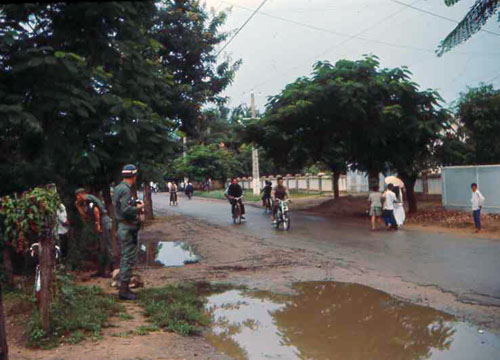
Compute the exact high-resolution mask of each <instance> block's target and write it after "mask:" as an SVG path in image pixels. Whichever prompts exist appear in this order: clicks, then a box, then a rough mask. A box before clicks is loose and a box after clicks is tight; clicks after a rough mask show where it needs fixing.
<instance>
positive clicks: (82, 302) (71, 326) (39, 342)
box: [28, 274, 125, 348]
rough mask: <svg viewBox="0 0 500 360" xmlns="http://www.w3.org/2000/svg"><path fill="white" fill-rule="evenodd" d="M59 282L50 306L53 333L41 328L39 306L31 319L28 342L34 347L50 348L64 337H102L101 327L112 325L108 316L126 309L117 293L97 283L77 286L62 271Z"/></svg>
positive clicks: (75, 339) (78, 340)
mask: <svg viewBox="0 0 500 360" xmlns="http://www.w3.org/2000/svg"><path fill="white" fill-rule="evenodd" d="M56 284H57V289H58V292H57V294H56V295H55V296H54V298H53V301H52V303H51V307H50V316H51V328H50V333H49V334H47V333H45V331H44V330H43V329H42V324H41V320H40V316H39V313H38V310H37V309H35V310H34V311H33V314H32V316H31V319H30V321H29V323H28V344H29V345H30V346H32V347H44V348H48V347H53V346H57V345H58V344H59V343H60V342H61V341H67V342H69V343H77V342H80V341H81V340H83V339H84V338H85V337H93V338H99V337H100V336H101V330H102V328H104V327H107V326H109V324H108V322H107V321H108V318H109V317H110V316H111V315H115V314H119V313H120V312H124V311H125V310H124V307H123V306H122V305H120V304H118V302H117V300H115V298H114V297H111V296H109V295H106V294H105V293H104V292H103V290H102V289H101V288H99V287H97V286H90V287H89V286H77V285H75V284H74V283H73V281H72V279H71V278H70V277H68V276H67V275H61V274H58V275H57V281H56ZM64 339H66V340H64Z"/></svg>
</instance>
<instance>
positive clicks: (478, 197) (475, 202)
mask: <svg viewBox="0 0 500 360" xmlns="http://www.w3.org/2000/svg"><path fill="white" fill-rule="evenodd" d="M470 187H471V189H472V198H471V200H470V201H471V203H472V217H473V218H474V225H476V232H480V231H481V209H482V208H483V204H484V200H485V198H484V196H483V194H481V193H480V192H479V190H478V188H477V184H476V183H472V184H471V186H470Z"/></svg>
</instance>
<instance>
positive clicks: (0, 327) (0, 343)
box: [0, 283, 9, 360]
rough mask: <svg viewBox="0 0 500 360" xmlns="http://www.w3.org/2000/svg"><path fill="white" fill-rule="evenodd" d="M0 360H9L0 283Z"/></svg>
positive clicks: (0, 285)
mask: <svg viewBox="0 0 500 360" xmlns="http://www.w3.org/2000/svg"><path fill="white" fill-rule="evenodd" d="M0 360H9V347H8V346H7V333H6V332H5V315H4V312H3V302H2V284H1V283H0Z"/></svg>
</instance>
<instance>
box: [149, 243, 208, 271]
mask: <svg viewBox="0 0 500 360" xmlns="http://www.w3.org/2000/svg"><path fill="white" fill-rule="evenodd" d="M199 260H200V258H199V256H198V255H196V254H195V253H194V251H193V249H192V248H191V246H189V245H188V244H186V243H183V242H179V241H174V242H171V241H152V242H148V243H146V244H142V245H141V251H140V252H139V261H140V262H141V263H142V264H144V265H147V266H184V265H185V264H190V263H195V262H198V261H199Z"/></svg>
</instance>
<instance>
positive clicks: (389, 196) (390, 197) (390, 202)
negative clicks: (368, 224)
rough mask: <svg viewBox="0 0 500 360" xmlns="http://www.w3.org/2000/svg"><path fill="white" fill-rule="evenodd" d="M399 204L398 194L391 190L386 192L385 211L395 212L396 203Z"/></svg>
mask: <svg viewBox="0 0 500 360" xmlns="http://www.w3.org/2000/svg"><path fill="white" fill-rule="evenodd" d="M395 202H398V198H397V197H396V194H394V193H393V192H392V191H391V190H387V191H386V192H385V201H384V210H394V203H395Z"/></svg>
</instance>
